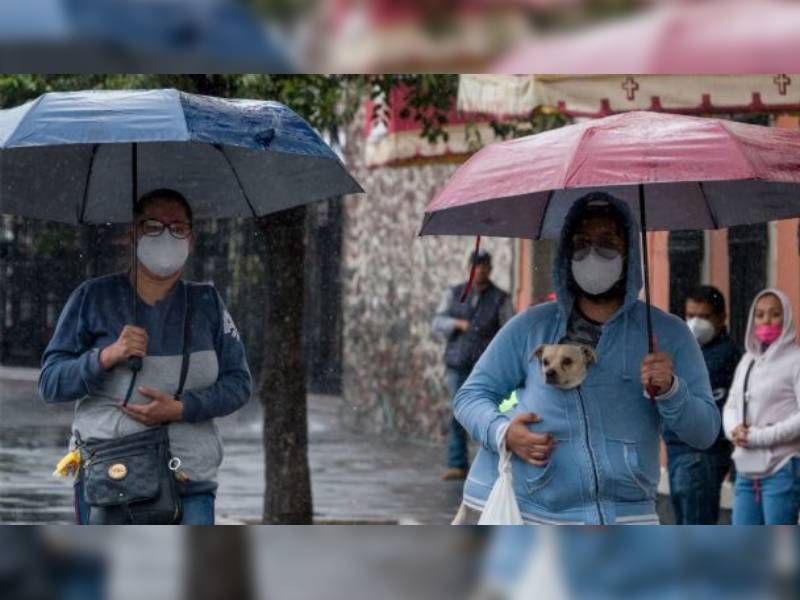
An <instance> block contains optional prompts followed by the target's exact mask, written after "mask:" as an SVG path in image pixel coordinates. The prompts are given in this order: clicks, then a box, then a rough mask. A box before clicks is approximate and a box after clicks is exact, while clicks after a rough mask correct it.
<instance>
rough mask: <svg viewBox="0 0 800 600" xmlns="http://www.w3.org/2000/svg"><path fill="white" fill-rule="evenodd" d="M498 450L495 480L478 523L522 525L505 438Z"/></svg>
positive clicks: (509, 453) (509, 454)
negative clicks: (498, 458)
mask: <svg viewBox="0 0 800 600" xmlns="http://www.w3.org/2000/svg"><path fill="white" fill-rule="evenodd" d="M498 451H499V453H500V460H499V462H498V463H497V471H498V476H497V481H495V482H494V486H492V491H491V492H490V493H489V498H488V499H487V500H486V505H485V506H484V507H483V512H482V513H481V518H480V519H479V520H478V525H523V524H524V523H523V521H522V515H521V514H520V512H519V506H518V505H517V496H516V495H515V494H514V484H513V480H512V478H511V452H509V450H508V449H507V448H506V441H505V440H502V442H501V443H500V447H499V448H498Z"/></svg>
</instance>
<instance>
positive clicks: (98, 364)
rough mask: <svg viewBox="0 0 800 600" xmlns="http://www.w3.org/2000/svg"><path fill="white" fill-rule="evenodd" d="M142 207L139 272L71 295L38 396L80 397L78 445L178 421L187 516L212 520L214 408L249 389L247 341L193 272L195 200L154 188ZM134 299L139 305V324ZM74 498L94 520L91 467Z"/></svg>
mask: <svg viewBox="0 0 800 600" xmlns="http://www.w3.org/2000/svg"><path fill="white" fill-rule="evenodd" d="M135 216H136V224H135V227H134V228H133V229H132V232H133V234H134V235H137V236H138V249H137V257H138V261H137V265H138V277H137V278H134V277H133V275H132V273H115V274H112V275H106V276H104V277H98V278H96V279H92V280H89V281H86V282H84V283H83V284H81V285H80V286H79V287H78V288H77V289H76V290H75V291H74V292H73V293H72V295H71V296H70V297H69V299H68V300H67V304H66V306H64V309H63V310H62V312H61V316H60V317H59V319H58V323H57V324H56V329H55V332H54V333H53V337H52V339H51V340H50V343H49V344H48V345H47V348H46V350H45V353H44V357H43V359H42V372H41V375H40V377H39V394H40V395H41V396H42V398H44V400H45V401H46V402H75V403H76V405H75V417H74V420H73V422H72V433H73V439H72V440H71V444H70V445H71V447H73V448H74V447H75V444H76V442H77V441H78V439H82V440H88V439H89V438H95V439H115V438H119V437H124V436H126V435H129V434H132V433H136V432H138V431H142V430H144V429H145V428H147V427H152V426H155V425H159V424H167V425H168V429H169V441H170V448H171V451H172V454H173V456H175V457H178V458H180V460H181V467H180V469H179V471H178V479H179V489H180V491H181V498H182V504H183V524H186V525H213V523H214V498H215V494H216V489H217V482H216V478H217V470H218V468H219V465H220V463H221V462H222V440H221V438H220V435H219V431H218V429H217V426H216V424H215V422H214V418H215V417H222V416H225V415H227V414H230V413H232V412H234V411H236V410H238V409H239V408H241V407H242V406H243V405H244V404H245V403H246V402H247V401H248V400H249V398H250V389H251V377H250V370H249V368H248V366H247V360H246V358H245V352H244V345H243V344H242V341H241V338H240V337H239V332H238V331H237V329H236V326H235V325H234V323H233V319H231V316H230V314H229V313H228V311H227V310H226V308H225V305H224V304H223V302H222V299H221V298H220V297H219V294H218V293H217V291H216V290H215V289H214V287H213V286H212V285H209V284H203V285H200V284H192V285H188V284H187V283H185V282H184V281H183V280H182V275H183V269H184V265H185V264H186V260H187V258H188V256H189V252H190V250H191V246H192V239H193V238H192V235H193V234H192V210H191V208H190V206H189V203H188V202H187V201H186V199H185V198H184V197H183V196H182V195H181V194H180V193H178V192H176V191H174V190H168V189H159V190H153V191H152V192H149V193H147V194H145V195H144V196H142V198H140V199H139V201H138V202H137V204H136V210H135ZM137 279H138V281H137ZM133 281H137V292H138V293H136V294H135V295H134V286H133V285H132V282H133ZM133 302H137V303H138V304H137V313H138V323H137V324H135V325H134V324H132V316H133ZM188 304H190V305H191V314H187V305H188ZM184 319H190V323H191V336H190V347H189V348H187V349H185V350H186V351H188V353H189V366H188V372H187V376H186V383H185V388H184V392H183V394H182V395H181V397H180V399H176V398H175V397H173V394H174V393H175V392H176V391H177V388H178V382H179V378H180V371H181V362H182V357H183V353H184V348H183V338H184V334H183V332H184ZM132 356H139V357H142V359H143V367H142V370H141V372H140V373H139V375H138V378H137V380H136V382H137V384H139V385H137V387H136V389H135V392H134V393H133V396H132V397H131V401H130V404H128V405H127V407H122V406H121V403H122V399H123V398H124V397H125V396H126V393H127V390H128V386H129V383H130V381H131V377H132V374H131V371H130V369H129V368H128V367H127V360H128V358H129V357H132ZM75 506H76V520H77V522H78V523H79V524H87V523H89V521H90V513H91V510H90V506H89V505H88V503H87V502H86V498H85V494H84V493H83V488H82V482H81V477H80V474H79V475H78V479H77V481H76V485H75Z"/></svg>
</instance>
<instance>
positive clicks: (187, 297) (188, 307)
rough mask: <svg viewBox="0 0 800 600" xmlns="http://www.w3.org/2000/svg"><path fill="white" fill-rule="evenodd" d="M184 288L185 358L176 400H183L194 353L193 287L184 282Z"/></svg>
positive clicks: (182, 363)
mask: <svg viewBox="0 0 800 600" xmlns="http://www.w3.org/2000/svg"><path fill="white" fill-rule="evenodd" d="M183 286H184V287H183V291H184V306H185V310H184V313H183V358H182V359H181V375H180V379H179V380H178V391H177V392H175V399H176V400H180V399H181V394H182V393H183V386H184V384H185V383H186V375H187V374H188V373H189V359H190V357H191V353H192V349H191V341H192V318H191V317H192V300H191V299H192V294H191V290H190V288H191V287H193V286H192V284H191V283H189V282H188V281H187V282H184V284H183Z"/></svg>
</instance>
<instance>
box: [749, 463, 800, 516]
mask: <svg viewBox="0 0 800 600" xmlns="http://www.w3.org/2000/svg"><path fill="white" fill-rule="evenodd" d="M758 486H759V487H760V494H759V496H760V497H758V498H757V497H756V487H755V484H754V480H753V479H751V478H750V477H747V476H746V475H743V474H742V473H738V474H737V475H736V484H735V485H734V488H733V524H734V525H797V519H798V513H800V457H794V458H792V459H791V460H790V461H789V462H788V463H786V464H785V465H784V466H783V467H781V468H780V469H779V470H778V471H776V472H775V473H773V474H772V475H770V476H768V477H763V478H761V479H759V480H758Z"/></svg>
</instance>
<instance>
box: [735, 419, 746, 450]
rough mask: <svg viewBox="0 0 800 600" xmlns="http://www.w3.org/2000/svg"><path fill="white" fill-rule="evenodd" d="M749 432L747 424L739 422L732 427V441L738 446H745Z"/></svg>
mask: <svg viewBox="0 0 800 600" xmlns="http://www.w3.org/2000/svg"><path fill="white" fill-rule="evenodd" d="M748 433H750V428H749V427H748V426H747V425H742V424H741V423H739V424H738V425H737V426H736V427H734V428H733V443H734V445H735V446H739V447H740V448H747V434H748Z"/></svg>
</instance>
